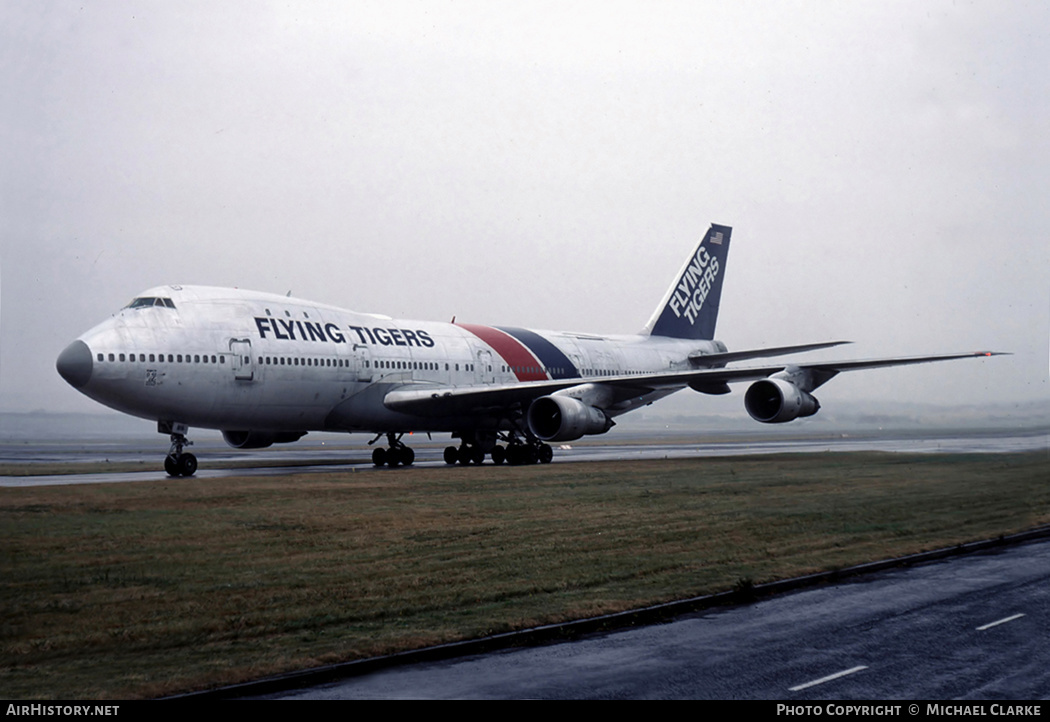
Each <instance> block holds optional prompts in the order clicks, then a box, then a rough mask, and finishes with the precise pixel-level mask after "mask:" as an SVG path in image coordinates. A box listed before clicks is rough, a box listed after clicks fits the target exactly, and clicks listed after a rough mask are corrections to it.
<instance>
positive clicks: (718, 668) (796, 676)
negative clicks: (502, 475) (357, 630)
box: [275, 541, 1050, 709]
mask: <svg viewBox="0 0 1050 722" xmlns="http://www.w3.org/2000/svg"><path fill="white" fill-rule="evenodd" d="M1047 629H1050V541H1043V542H1035V543H1028V544H1023V545H1020V546H1015V547H1008V548H1005V549H1003V550H1001V551H997V552H983V553H978V554H972V555H968V556H962V557H956V558H952V559H948V560H945V561H941V562H936V563H928V564H922V565H919V566H916V567H912V568H906V569H900V570H894V571H888V572H881V573H878V574H874V575H869V576H865V577H861V578H858V579H856V580H855V581H849V582H845V583H841V584H836V585H829V586H822V587H818V588H813V589H808V590H805V591H800V592H796V593H791V594H785V595H782V596H779V597H775V598H773V599H769V600H766V601H761V602H757V603H754V604H751V605H746V606H740V607H735V608H729V609H720V610H712V611H708V612H705V613H702V614H694V615H688V616H685V617H681V618H679V619H677V620H675V621H673V622H670V623H666V624H657V625H650V626H645V627H640V628H633V629H628V630H624V631H618V632H611V633H606V634H600V635H593V636H590V637H587V638H584V639H580V640H576V641H572V642H563V643H558V644H551V645H546V646H541V647H533V648H526V649H510V650H505V651H501V652H495V653H491V654H483V655H473V656H470V657H465V658H460V659H454V660H447V661H442V662H428V663H421V664H414V665H407V666H403V667H397V668H392V669H387V670H382V671H378V672H373V673H370V674H366V675H362V676H358V677H353V678H350V679H346V680H344V681H341V682H337V683H331V684H325V685H319V686H316V687H312V688H308V689H302V690H297V691H294V692H291V693H285V694H283V695H275V696H276V697H282V698H285V699H391V698H400V699H404V698H425V699H776V700H799V701H801V700H856V699H869V700H888V699H897V700H908V699H912V700H949V699H985V700H987V699H998V700H1002V699H1007V700H1010V699H1013V700H1031V699H1047V697H1048V694H1050V646H1048V645H1047V644H1046V630H1047ZM906 708H907V704H906V703H905V709H906Z"/></svg>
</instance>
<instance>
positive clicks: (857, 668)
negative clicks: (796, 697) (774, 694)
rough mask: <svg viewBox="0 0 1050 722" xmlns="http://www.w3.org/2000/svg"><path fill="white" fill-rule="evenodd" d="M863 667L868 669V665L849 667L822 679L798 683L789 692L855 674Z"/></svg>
mask: <svg viewBox="0 0 1050 722" xmlns="http://www.w3.org/2000/svg"><path fill="white" fill-rule="evenodd" d="M862 669H867V667H854V668H853V669H847V670H844V671H842V672H835V674H829V675H828V676H827V677H821V678H820V679H815V680H813V681H812V682H806V683H805V684H800V685H796V686H794V687H791V688H790V689H789V690H788V691H789V692H798V691H799V690H802V689H806V688H807V687H815V686H817V685H818V684H824V683H825V682H830V681H831V680H833V679H838V678H839V677H845V676H846V675H847V674H853V673H855V672H859V671H861V670H862Z"/></svg>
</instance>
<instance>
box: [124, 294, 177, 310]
mask: <svg viewBox="0 0 1050 722" xmlns="http://www.w3.org/2000/svg"><path fill="white" fill-rule="evenodd" d="M147 306H160V307H162V308H175V303H174V302H173V301H172V300H171V299H170V298H157V297H156V296H142V297H141V298H136V299H135V300H134V301H132V302H131V303H129V304H128V305H127V306H125V307H124V308H146V307H147Z"/></svg>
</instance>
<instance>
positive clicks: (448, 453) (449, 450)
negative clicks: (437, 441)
mask: <svg viewBox="0 0 1050 722" xmlns="http://www.w3.org/2000/svg"><path fill="white" fill-rule="evenodd" d="M457 461H459V449H457V448H456V447H455V446H446V447H445V463H446V464H449V465H452V464H455V463H456V462H457Z"/></svg>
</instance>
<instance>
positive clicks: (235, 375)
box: [57, 225, 995, 476]
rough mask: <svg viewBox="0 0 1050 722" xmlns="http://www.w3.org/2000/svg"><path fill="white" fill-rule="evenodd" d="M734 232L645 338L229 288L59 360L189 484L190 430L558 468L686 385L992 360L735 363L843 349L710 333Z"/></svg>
mask: <svg viewBox="0 0 1050 722" xmlns="http://www.w3.org/2000/svg"><path fill="white" fill-rule="evenodd" d="M731 231H732V229H731V228H729V227H728V226H720V225H712V226H711V228H710V230H708V232H707V234H706V235H705V236H704V237H703V238H702V239H701V240H700V243H699V245H698V246H697V247H696V249H695V250H694V251H693V253H691V254H690V255H689V258H688V259H686V262H685V264H684V266H683V267H682V270H681V271H680V272H679V273H678V275H677V276H676V277H675V281H674V283H673V284H671V287H670V288H669V289H668V290H667V293H666V294H665V296H664V298H663V301H662V302H661V303H660V305H659V306H657V308H656V311H655V312H654V313H653V316H652V318H651V319H650V320H649V323H648V324H646V326H645V328H644V329H643V330H642V331H641V332H639V333H637V334H634V335H625V336H599V335H595V334H587V333H562V332H552V331H532V330H529V329H524V328H516V327H507V326H481V325H476V324H468V323H435V322H432V321H402V320H394V319H392V318H389V317H387V316H378V315H372V314H365V313H357V312H354V311H347V310H344V309H341V308H336V307H334V306H326V305H323V304H318V303H312V302H309V301H303V300H300V299H296V298H289V297H285V296H278V295H273V294H268V293H257V292H252V291H242V290H237V289H230V288H209V287H201V286H177V285H174V286H161V287H158V288H152V289H149V290H148V291H144V292H143V293H142V294H141V295H140V296H138V297H137V298H135V299H134V300H133V301H132V302H131V303H129V304H128V305H127V306H126V307H125V308H123V309H122V310H121V311H120V312H118V313H117V314H116V315H114V316H113V317H112V318H110V319H109V320H108V321H104V322H103V323H101V324H100V325H98V326H96V327H95V328H93V329H91V330H90V331H88V332H87V333H85V334H83V335H82V336H81V337H80V338H78V339H77V340H76V341H74V342H73V343H71V344H70V345H69V346H68V347H67V348H66V349H65V350H64V351H63V352H62V353H61V354H60V355H59V357H58V362H57V368H58V372H59V374H61V376H62V378H64V379H65V380H66V381H67V382H69V384H70V385H72V386H73V387H74V388H76V389H77V390H79V391H80V392H81V393H83V394H85V395H87V396H89V397H90V398H92V399H95V400H96V401H98V402H99V403H102V404H105V405H106V406H109V407H111V408H114V409H117V410H118V411H122V412H124V413H127V414H132V415H134V416H140V417H142V418H146V419H151V420H155V421H156V422H157V430H158V431H159V432H161V433H164V434H168V435H170V439H171V448H170V451H169V452H168V455H167V457H166V458H165V460H164V468H165V470H166V471H167V472H168V473H169V474H170V475H172V476H192V475H193V474H194V473H195V472H196V470H197V459H196V457H194V455H193V454H191V453H189V452H187V451H186V450H185V449H186V447H187V446H188V445H190V444H191V443H192V442H190V441H189V440H188V439H187V438H186V433H187V431H188V429H189V427H192V426H199V427H203V428H211V429H219V430H221V431H222V434H223V438H224V439H225V440H226V442H227V443H229V444H230V445H231V446H234V447H236V448H240V449H255V448H262V447H266V446H270V445H271V444H275V443H287V442H291V441H296V440H298V439H300V438H301V437H303V436H304V435H305V434H306V433H307V432H309V431H315V430H316V431H346V432H370V433H372V434H374V435H375V438H374V439H373V440H372V442H370V443H374V442H375V441H378V440H379V439H380V438H382V437H383V436H385V437H386V440H387V446H386V447H383V446H379V447H377V448H376V449H375V450H374V451H373V453H372V460H373V462H374V463H375V464H376V465H377V466H381V465H384V464H385V465H389V466H391V467H396V466H399V465H408V464H411V463H412V462H413V459H414V458H415V454H414V453H413V452H412V449H410V448H409V447H408V446H406V445H405V444H404V443H403V442H402V439H403V437H404V434H406V433H408V432H410V431H419V432H451V434H452V438H453V439H458V440H459V445H458V446H449V447H448V448H447V449H445V461H446V462H448V463H449V464H454V463H461V464H470V463H474V464H480V463H482V462H483V461H484V459H485V457H486V456H488V457H489V458H491V459H492V461H493V462H494V463H496V464H502V463H504V462H505V461H506V462H508V463H511V464H531V463H536V462H543V463H546V462H549V461H550V460H551V457H552V456H553V452H552V449H551V447H550V445H549V444H548V443H547V442H552V441H553V442H561V441H572V440H574V439H579V438H580V437H582V436H585V435H588V434H604V433H605V432H606V431H608V430H609V429H610V428H611V427H612V426H613V424H614V423H615V422H614V419H615V418H616V417H617V416H619V415H621V414H625V413H627V412H628V411H632V410H634V409H637V408H640V407H642V406H647V405H648V404H651V403H653V402H654V401H657V400H659V399H662V398H664V397H665V396H668V395H669V394H672V393H674V392H676V391H679V390H681V389H684V388H686V387H688V388H691V389H693V390H694V391H699V392H700V393H704V394H725V393H729V384H730V383H735V382H742V381H749V382H751V385H750V387H749V388H748V389H747V391H746V393H745V394H744V407H745V408H746V409H747V412H748V413H749V414H750V415H751V416H752V418H754V419H755V420H756V421H760V422H762V423H767V424H775V423H782V422H787V421H792V420H793V419H797V418H800V417H804V416H811V415H812V414H815V413H817V410H818V409H819V408H820V404H819V403H818V402H817V399H816V398H815V397H814V396H813V395H812V393H813V391H814V390H815V389H817V388H819V387H820V386H821V385H823V384H824V383H826V382H827V381H828V380H830V379H831V378H832V377H834V376H835V375H836V374H838V373H839V372H840V371H849V370H853V369H864V368H878V367H885V366H898V365H904V364H914V363H923V362H928V361H944V360H948V359H957V358H964V357H975V356H991V355H995V354H993V353H990V352H978V353H964V354H949V355H941V356H918V357H907V358H885V359H875V360H870V361H845V362H839V363H827V362H821V363H799V364H786V363H774V364H770V365H764V366H752V367H745V368H731V367H729V364H730V363H733V362H738V361H743V360H747V359H758V358H770V357H776V356H781V355H786V354H792V353H796V352H801V351H809V350H814V349H820V348H827V347H830V346H836V345H839V344H842V343H847V342H845V341H833V342H828V343H815V344H803V345H798V346H782V347H778V348H766V349H757V350H750V351H729V350H728V349H727V348H726V346H725V344H723V343H722V342H721V341H716V340H714V332H715V321H716V319H717V316H718V303H719V298H720V296H721V293H722V281H723V279H724V277H725V269H726V257H727V255H728V252H729V239H730V234H731Z"/></svg>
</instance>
